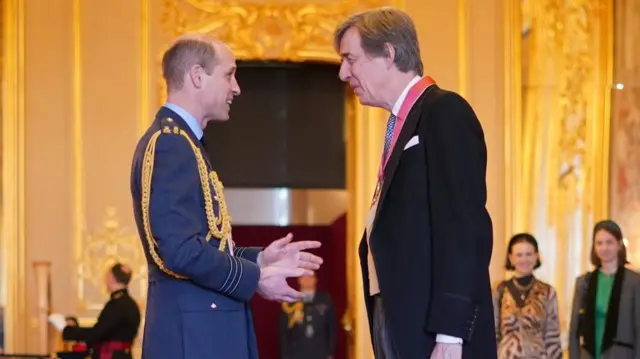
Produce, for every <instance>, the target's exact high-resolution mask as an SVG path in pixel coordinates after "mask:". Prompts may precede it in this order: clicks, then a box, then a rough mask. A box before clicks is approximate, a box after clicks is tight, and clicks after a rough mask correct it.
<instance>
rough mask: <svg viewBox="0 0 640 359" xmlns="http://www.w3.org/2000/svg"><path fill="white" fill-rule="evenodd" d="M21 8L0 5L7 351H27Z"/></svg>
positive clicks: (13, 1) (10, 2) (17, 2)
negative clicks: (3, 89)
mask: <svg viewBox="0 0 640 359" xmlns="http://www.w3.org/2000/svg"><path fill="white" fill-rule="evenodd" d="M24 44H25V4H24V1H22V0H5V1H2V47H3V49H2V56H3V58H2V82H3V85H4V88H5V89H9V91H3V92H2V104H1V105H2V238H1V239H0V241H1V243H2V246H1V250H2V257H3V260H2V263H1V265H2V266H3V267H2V270H1V273H2V278H1V280H2V281H3V282H4V283H5V285H6V286H5V288H6V293H5V294H6V303H4V304H5V308H4V315H5V319H4V325H5V330H4V333H5V344H6V348H5V349H6V351H11V352H15V351H18V352H19V351H24V350H26V339H27V337H26V329H27V326H26V325H25V323H24V322H25V320H26V305H25V303H26V282H27V278H26V274H25V273H26V263H25V261H26V253H25V246H26V240H25V210H24V205H25V197H24V183H25V182H24V178H25V176H24V174H25V167H24V166H25V159H24V153H25V151H24V145H25V109H24V96H25V94H24V86H25V64H24V59H25V58H24Z"/></svg>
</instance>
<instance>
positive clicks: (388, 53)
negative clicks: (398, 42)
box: [384, 42, 396, 68]
mask: <svg viewBox="0 0 640 359" xmlns="http://www.w3.org/2000/svg"><path fill="white" fill-rule="evenodd" d="M384 49H385V55H384V60H385V63H386V64H387V67H388V68H389V67H391V66H393V65H394V63H393V61H394V60H395V58H396V48H395V47H394V46H393V45H391V44H390V43H388V42H387V43H385V44H384Z"/></svg>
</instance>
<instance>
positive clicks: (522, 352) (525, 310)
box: [493, 233, 562, 359]
mask: <svg viewBox="0 0 640 359" xmlns="http://www.w3.org/2000/svg"><path fill="white" fill-rule="evenodd" d="M540 265H541V262H540V259H539V256H538V242H537V241H536V239H535V238H534V237H533V236H532V235H531V234H528V233H520V234H516V235H515V236H513V237H512V238H511V240H510V241H509V247H508V249H507V261H506V269H507V270H510V271H513V272H514V276H513V277H512V278H511V279H509V280H506V281H504V282H502V283H500V284H499V285H498V287H497V288H496V289H495V291H494V294H493V303H494V315H495V322H496V336H497V338H496V339H497V341H498V359H560V358H562V345H561V341H560V322H559V319H558V299H557V296H556V291H555V290H554V289H553V287H551V286H550V285H549V284H547V283H544V282H542V281H540V280H538V279H536V278H535V276H534V275H533V271H534V270H535V269H537V268H539V267H540Z"/></svg>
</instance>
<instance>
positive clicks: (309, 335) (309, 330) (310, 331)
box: [305, 324, 314, 338]
mask: <svg viewBox="0 0 640 359" xmlns="http://www.w3.org/2000/svg"><path fill="white" fill-rule="evenodd" d="M305 334H306V335H307V338H313V334H314V332H313V326H312V325H311V324H307V330H306V331H305Z"/></svg>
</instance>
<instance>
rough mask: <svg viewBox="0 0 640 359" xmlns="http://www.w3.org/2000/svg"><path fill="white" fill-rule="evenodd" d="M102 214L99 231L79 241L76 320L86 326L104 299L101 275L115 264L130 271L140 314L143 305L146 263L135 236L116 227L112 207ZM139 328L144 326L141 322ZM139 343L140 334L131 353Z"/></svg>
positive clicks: (117, 223)
mask: <svg viewBox="0 0 640 359" xmlns="http://www.w3.org/2000/svg"><path fill="white" fill-rule="evenodd" d="M105 212H106V213H105V217H104V221H103V224H102V226H103V228H102V230H101V231H99V232H97V233H89V234H87V235H86V237H85V238H83V240H82V243H81V246H80V248H81V250H82V252H81V255H80V259H79V261H78V262H77V264H76V273H77V283H76V288H77V291H78V292H77V298H78V301H79V302H78V307H79V308H78V309H79V312H80V313H81V316H80V317H79V318H78V320H79V321H80V322H82V323H84V324H86V325H93V323H95V319H96V318H97V316H98V314H99V312H100V311H101V310H102V308H103V307H104V304H105V303H106V300H107V299H108V293H107V288H106V286H105V283H104V276H105V273H106V272H107V270H108V269H109V268H110V267H111V266H112V265H113V264H115V263H116V262H121V263H124V264H127V265H128V266H130V267H131V268H132V270H133V277H132V279H131V282H130V283H129V292H130V294H131V296H132V297H133V298H136V299H137V302H138V305H139V306H140V308H141V310H142V311H143V312H144V308H145V305H146V297H147V262H146V259H145V257H144V253H143V252H142V251H141V250H140V240H139V238H138V234H137V232H136V233H134V234H129V233H131V231H130V230H128V229H127V228H123V227H122V226H121V225H120V221H119V218H118V215H117V211H116V209H115V208H114V207H108V208H107V209H106V211H105ZM141 325H142V326H141V327H144V321H143V322H142V324H141ZM141 343H142V332H141V334H140V335H139V336H138V338H137V339H136V343H135V344H134V350H139V349H140V345H141Z"/></svg>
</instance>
